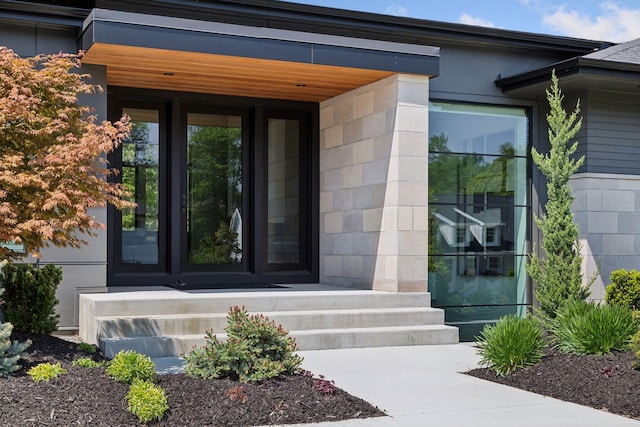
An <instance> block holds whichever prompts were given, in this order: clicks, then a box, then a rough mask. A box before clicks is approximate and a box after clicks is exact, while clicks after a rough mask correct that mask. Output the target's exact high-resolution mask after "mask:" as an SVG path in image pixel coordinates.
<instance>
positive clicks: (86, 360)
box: [71, 357, 107, 368]
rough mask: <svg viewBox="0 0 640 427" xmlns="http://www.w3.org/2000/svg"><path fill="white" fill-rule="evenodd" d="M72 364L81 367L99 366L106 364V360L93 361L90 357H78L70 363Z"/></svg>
mask: <svg viewBox="0 0 640 427" xmlns="http://www.w3.org/2000/svg"><path fill="white" fill-rule="evenodd" d="M71 364H72V365H73V366H80V367H81V368H101V367H103V366H106V365H107V362H106V361H100V362H98V361H95V360H93V359H92V358H90V357H79V358H77V359H76V360H74V361H73V362H72V363H71Z"/></svg>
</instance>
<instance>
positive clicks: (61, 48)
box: [0, 22, 77, 57]
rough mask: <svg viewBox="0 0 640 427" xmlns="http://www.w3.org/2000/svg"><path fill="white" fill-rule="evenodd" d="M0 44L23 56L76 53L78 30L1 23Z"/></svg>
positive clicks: (29, 24)
mask: <svg viewBox="0 0 640 427" xmlns="http://www.w3.org/2000/svg"><path fill="white" fill-rule="evenodd" d="M0 45H2V46H6V47H8V48H9V49H12V50H13V51H14V52H15V53H17V54H18V55H20V56H22V57H26V56H34V55H37V54H40V53H45V54H46V53H58V52H65V53H75V52H76V51H77V48H76V30H75V29H64V28H50V27H43V26H39V25H37V24H31V23H24V24H13V23H7V22H1V23H0Z"/></svg>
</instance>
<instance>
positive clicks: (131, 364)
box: [107, 350, 156, 384]
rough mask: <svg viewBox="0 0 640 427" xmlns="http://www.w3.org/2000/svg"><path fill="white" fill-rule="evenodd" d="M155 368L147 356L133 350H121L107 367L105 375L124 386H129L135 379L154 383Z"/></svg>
mask: <svg viewBox="0 0 640 427" xmlns="http://www.w3.org/2000/svg"><path fill="white" fill-rule="evenodd" d="M155 368H156V365H155V363H153V361H152V360H151V358H149V357H148V356H145V355H144V354H140V353H137V352H135V351H133V350H122V351H120V352H118V354H116V355H115V356H114V358H113V360H112V361H111V363H110V364H109V366H108V367H107V375H109V376H110V377H111V378H113V379H114V380H116V381H118V382H121V383H125V384H131V383H133V381H134V380H136V379H139V380H143V381H147V380H148V381H152V382H155V380H156V371H155Z"/></svg>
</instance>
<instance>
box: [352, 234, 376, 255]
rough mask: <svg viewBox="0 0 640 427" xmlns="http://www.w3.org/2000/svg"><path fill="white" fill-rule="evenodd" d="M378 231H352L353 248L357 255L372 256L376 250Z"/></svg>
mask: <svg viewBox="0 0 640 427" xmlns="http://www.w3.org/2000/svg"><path fill="white" fill-rule="evenodd" d="M378 236H379V233H376V232H368V233H354V234H353V250H354V252H355V253H357V254H358V255H366V256H369V257H371V256H374V255H376V253H377V251H378Z"/></svg>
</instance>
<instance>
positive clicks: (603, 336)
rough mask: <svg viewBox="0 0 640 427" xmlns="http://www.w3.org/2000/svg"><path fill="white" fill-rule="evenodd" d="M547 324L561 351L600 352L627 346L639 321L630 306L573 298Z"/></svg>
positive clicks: (622, 348) (608, 351)
mask: <svg viewBox="0 0 640 427" xmlns="http://www.w3.org/2000/svg"><path fill="white" fill-rule="evenodd" d="M550 326H551V332H552V333H553V335H554V338H555V341H556V342H557V345H558V348H559V349H560V351H562V352H565V353H574V354H599V355H601V354H606V353H610V352H611V351H613V350H625V349H626V348H628V346H629V343H630V341H631V336H632V335H633V334H634V333H635V332H636V331H637V330H638V321H637V320H636V319H635V318H634V316H633V312H632V311H631V309H630V308H629V307H623V306H619V305H596V304H595V303H593V302H584V301H572V302H570V303H567V304H566V305H565V306H564V307H562V309H561V310H560V311H559V312H558V314H557V316H556V318H555V319H553V321H551V324H550Z"/></svg>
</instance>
